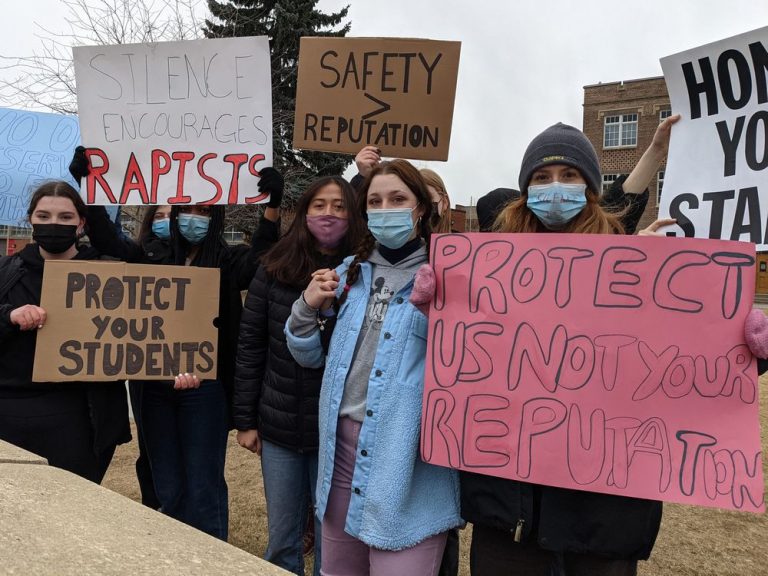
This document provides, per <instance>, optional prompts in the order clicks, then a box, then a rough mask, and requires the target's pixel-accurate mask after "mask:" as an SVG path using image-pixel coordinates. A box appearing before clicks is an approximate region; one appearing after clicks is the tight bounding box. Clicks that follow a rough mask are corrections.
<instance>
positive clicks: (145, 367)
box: [32, 260, 219, 382]
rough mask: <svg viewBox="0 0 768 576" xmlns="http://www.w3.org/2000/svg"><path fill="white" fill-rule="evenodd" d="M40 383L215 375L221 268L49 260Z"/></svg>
mask: <svg viewBox="0 0 768 576" xmlns="http://www.w3.org/2000/svg"><path fill="white" fill-rule="evenodd" d="M40 306H42V308H43V309H45V311H46V312H47V313H48V319H47V321H46V323H45V327H44V328H42V329H41V330H40V331H38V333H37V347H36V350H35V366H34V370H33V375H32V380H33V381H35V382H63V381H69V380H72V381H102V380H104V381H114V380H124V379H127V378H130V379H137V380H172V379H173V377H174V376H176V375H177V374H179V372H189V373H194V374H196V375H197V376H198V377H200V379H203V378H215V377H216V353H217V350H218V347H217V338H218V330H217V329H216V327H215V326H214V325H213V321H214V319H215V318H216V317H217V316H218V313H219V271H218V270H217V269H210V268H198V267H190V266H184V267H182V266H154V265H143V264H125V263H123V262H83V261H73V260H67V261H50V260H49V261H47V262H46V263H45V270H44V272H43V293H42V297H41V299H40Z"/></svg>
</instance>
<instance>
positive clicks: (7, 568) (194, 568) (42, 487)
mask: <svg viewBox="0 0 768 576" xmlns="http://www.w3.org/2000/svg"><path fill="white" fill-rule="evenodd" d="M16 450H19V449H16ZM20 452H21V453H24V451H23V450H21V451H20ZM15 454H16V453H15V452H14V451H12V450H8V449H7V445H5V446H2V449H1V450H0V455H2V457H6V456H7V458H19V459H23V458H25V456H24V454H21V455H19V456H17V455H15ZM33 456H34V455H33ZM35 458H37V457H35ZM27 460H32V461H31V462H30V461H26V462H23V463H18V460H16V461H15V462H17V463H8V462H5V463H0V495H1V496H0V550H2V551H3V553H2V557H3V563H2V566H0V572H2V573H3V574H19V575H24V576H26V575H28V574H36V575H47V574H50V575H54V574H55V575H57V576H66V575H73V576H74V575H77V576H88V575H112V574H114V575H129V574H130V575H132V576H133V575H135V574H142V575H145V574H146V575H155V574H156V575H158V576H161V575H162V576H166V575H175V574H178V575H182V574H183V575H188V574H200V575H206V576H217V575H222V576H223V575H230V574H264V575H267V576H272V575H274V576H279V575H285V574H288V572H286V571H284V570H282V569H280V568H278V567H276V566H274V565H272V564H269V563H268V562H266V561H264V560H262V559H261V558H257V557H256V556H252V555H251V554H248V553H247V552H244V551H243V550H240V549H239V548H235V547H234V546H231V545H229V544H227V543H225V542H221V541H219V540H217V539H215V538H212V537H210V536H208V535H207V534H204V533H202V532H199V531H198V530H195V529H194V528H190V527H189V526H186V525H185V524H182V523H180V522H177V521H175V520H173V519H171V518H169V517H167V516H165V515H163V514H160V513H159V512H155V511H154V510H150V509H149V508H147V507H145V506H142V505H141V504H139V503H137V502H133V501H132V500H129V499H128V498H125V497H123V496H121V495H119V494H116V493H114V492H112V491H110V490H107V489H106V488H102V487H101V486H98V485H96V484H93V483H91V482H88V481H87V480H84V479H82V478H80V477H78V476H75V475H74V474H71V473H69V472H66V471H64V470H60V469H58V468H53V467H50V466H40V465H39V464H40V462H39V460H41V459H39V458H38V459H37V460H38V461H34V458H31V459H30V458H27ZM43 462H44V461H43Z"/></svg>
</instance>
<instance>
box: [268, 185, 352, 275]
mask: <svg viewBox="0 0 768 576" xmlns="http://www.w3.org/2000/svg"><path fill="white" fill-rule="evenodd" d="M329 184H336V185H337V186H338V187H339V188H341V194H342V198H343V200H344V206H345V207H346V209H347V221H348V224H349V225H348V228H347V233H346V234H345V236H344V239H343V240H342V242H341V244H339V247H338V248H337V249H336V251H335V254H336V255H337V256H338V263H339V264H340V263H341V260H342V259H343V258H344V257H345V256H347V255H349V254H350V253H351V252H352V249H353V247H354V246H356V245H357V244H358V243H359V241H360V238H361V237H362V236H363V233H364V229H365V224H364V223H363V219H362V218H361V217H360V216H359V214H358V212H357V210H356V208H357V198H356V195H355V189H354V188H352V186H351V185H350V184H349V182H347V181H346V180H344V179H343V178H341V177H340V176H325V177H323V178H319V179H317V180H315V181H314V182H312V183H311V184H310V185H309V188H307V189H306V190H305V191H304V193H303V194H302V195H301V197H300V198H299V201H298V203H297V205H296V217H295V218H294V219H293V222H292V223H291V226H290V228H288V232H286V234H285V236H283V237H282V238H281V239H280V240H279V241H278V242H277V243H276V244H275V245H274V246H273V247H272V248H271V249H270V250H269V251H268V252H266V253H265V254H264V255H263V256H262V257H261V265H262V266H263V267H264V271H265V272H266V273H267V274H268V275H269V276H271V277H273V278H275V279H276V280H278V281H279V282H282V283H283V284H288V285H290V286H294V287H297V288H303V287H306V285H307V284H308V283H309V281H310V279H311V274H312V272H314V271H315V270H317V269H318V268H319V267H320V264H319V255H320V254H319V252H318V251H317V249H316V246H317V241H316V240H315V239H314V237H313V236H312V234H311V233H310V232H309V228H307V211H308V210H309V205H310V203H311V202H312V199H313V198H314V197H315V194H317V193H318V192H319V191H320V190H322V189H323V188H325V187H326V186H328V185H329Z"/></svg>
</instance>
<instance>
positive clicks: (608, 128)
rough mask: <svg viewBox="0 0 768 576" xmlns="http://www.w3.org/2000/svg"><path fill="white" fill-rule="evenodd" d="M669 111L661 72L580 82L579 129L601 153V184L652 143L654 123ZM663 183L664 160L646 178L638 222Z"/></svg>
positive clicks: (649, 212) (648, 217)
mask: <svg viewBox="0 0 768 576" xmlns="http://www.w3.org/2000/svg"><path fill="white" fill-rule="evenodd" d="M669 115H671V109H670V105H669V95H668V94H667V86H666V84H665V83H664V78H663V77H662V76H659V77H656V78H641V79H638V80H625V81H622V82H610V83H607V84H602V83H601V84H592V85H590V86H584V133H585V134H586V135H587V138H589V139H590V141H591V142H592V144H593V145H594V147H595V150H596V151H597V155H598V157H599V159H600V169H601V172H602V173H603V189H604V190H605V189H606V188H607V187H609V186H610V185H611V182H612V181H613V180H615V179H616V178H617V177H618V176H620V175H621V174H629V173H630V172H631V171H632V168H634V167H635V164H637V162H638V160H640V156H642V154H643V152H644V151H645V149H646V148H647V147H648V145H649V144H650V143H651V140H652V139H653V134H654V132H656V128H657V126H658V125H659V122H661V121H662V120H663V119H664V118H666V117H667V116H669ZM663 185H664V164H662V166H661V168H660V169H659V172H658V173H657V174H656V177H654V179H653V180H652V181H651V184H650V198H649V199H648V206H647V207H646V209H645V212H644V213H643V217H642V219H641V220H640V225H639V227H638V228H639V229H640V228H645V227H646V226H647V225H648V224H650V223H651V222H653V221H654V220H656V218H657V216H658V213H659V205H658V203H659V197H660V195H661V190H662V187H663Z"/></svg>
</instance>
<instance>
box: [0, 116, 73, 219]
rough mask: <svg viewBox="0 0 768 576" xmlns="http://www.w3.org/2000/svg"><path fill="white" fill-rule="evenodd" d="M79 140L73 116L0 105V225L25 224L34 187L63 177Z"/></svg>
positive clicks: (70, 179)
mask: <svg viewBox="0 0 768 576" xmlns="http://www.w3.org/2000/svg"><path fill="white" fill-rule="evenodd" d="M79 142H80V127H79V126H78V123H77V116H64V115H61V114H49V113H46V112H28V111H26V110H14V109H12V108H0V224H9V225H12V226H25V225H26V224H27V221H26V216H27V207H28V205H29V198H30V196H31V194H32V192H34V190H35V189H36V188H37V187H38V186H39V185H40V184H42V183H43V182H45V181H46V180H66V181H67V182H69V183H70V184H72V185H74V186H75V189H77V186H76V185H75V182H74V181H73V180H72V177H71V176H70V174H69V162H70V161H71V160H72V154H73V153H74V150H75V147H76V146H77V145H78V143H79Z"/></svg>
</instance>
